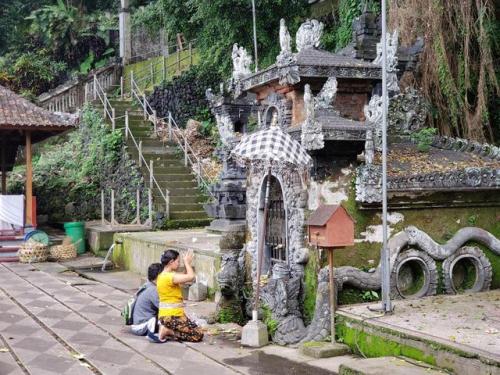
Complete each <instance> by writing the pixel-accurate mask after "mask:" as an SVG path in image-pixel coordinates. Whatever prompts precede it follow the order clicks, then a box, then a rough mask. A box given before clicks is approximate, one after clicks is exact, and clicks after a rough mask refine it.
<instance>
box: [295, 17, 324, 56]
mask: <svg viewBox="0 0 500 375" xmlns="http://www.w3.org/2000/svg"><path fill="white" fill-rule="evenodd" d="M323 27H324V25H323V23H321V22H319V21H317V20H306V22H304V23H303V24H302V25H300V27H299V30H298V31H297V34H296V36H295V43H296V45H297V51H298V52H300V51H302V50H303V49H307V48H315V47H319V42H320V39H321V35H322V34H323Z"/></svg>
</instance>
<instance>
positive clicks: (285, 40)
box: [280, 18, 292, 54]
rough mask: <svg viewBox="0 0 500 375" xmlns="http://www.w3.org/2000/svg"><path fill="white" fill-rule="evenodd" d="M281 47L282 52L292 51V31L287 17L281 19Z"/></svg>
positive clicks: (288, 52)
mask: <svg viewBox="0 0 500 375" xmlns="http://www.w3.org/2000/svg"><path fill="white" fill-rule="evenodd" d="M280 47H281V53H287V54H290V53H292V46H291V38H290V33H289V32H288V29H287V27H286V24H285V19H284V18H282V19H281V20H280Z"/></svg>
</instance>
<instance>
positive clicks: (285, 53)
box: [276, 18, 296, 67]
mask: <svg viewBox="0 0 500 375" xmlns="http://www.w3.org/2000/svg"><path fill="white" fill-rule="evenodd" d="M280 48H281V51H280V53H279V55H278V56H276V65H278V66H279V67H285V66H287V65H290V64H292V63H294V62H295V61H296V59H295V56H294V55H293V53H292V47H291V38H290V33H289V32H288V29H287V27H286V24H285V19H284V18H282V19H281V20H280Z"/></svg>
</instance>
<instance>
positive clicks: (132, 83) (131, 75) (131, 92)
mask: <svg viewBox="0 0 500 375" xmlns="http://www.w3.org/2000/svg"><path fill="white" fill-rule="evenodd" d="M133 92H134V71H133V70H131V71H130V98H131V99H134V94H133Z"/></svg>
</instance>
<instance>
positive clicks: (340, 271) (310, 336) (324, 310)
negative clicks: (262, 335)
mask: <svg viewBox="0 0 500 375" xmlns="http://www.w3.org/2000/svg"><path fill="white" fill-rule="evenodd" d="M469 241H475V242H479V243H481V244H483V245H485V246H487V247H488V248H489V249H490V250H491V251H492V252H493V253H495V254H496V255H499V256H500V240H498V239H497V238H496V237H495V236H494V235H492V234H491V233H490V232H488V231H486V230H484V229H481V228H476V227H467V228H462V229H460V230H458V231H457V233H455V235H454V236H453V238H451V239H450V240H449V241H448V242H447V243H446V244H444V245H440V244H438V243H437V242H435V241H434V240H433V239H432V238H431V237H430V236H429V235H428V234H427V233H425V232H423V231H421V230H420V229H418V228H416V227H414V226H409V227H407V228H406V229H405V230H404V231H402V232H399V233H397V234H395V235H394V236H393V237H391V238H390V239H389V242H388V249H389V252H390V268H391V269H392V267H393V265H394V263H395V261H396V259H397V258H398V255H399V253H400V252H401V250H402V249H404V248H405V247H406V246H408V245H410V246H414V247H418V248H420V249H421V250H423V251H425V252H426V253H427V254H429V255H430V256H431V257H432V258H434V259H438V260H443V259H446V258H447V257H449V256H451V255H452V254H454V253H455V252H457V251H458V250H459V249H460V248H461V246H462V245H464V244H465V243H467V242H469ZM335 284H336V287H337V291H340V290H342V288H343V286H344V285H350V286H353V287H355V288H358V289H362V290H377V289H380V288H381V267H380V263H379V265H378V266H377V268H376V269H374V270H373V272H365V271H362V270H360V269H359V268H355V267H350V266H345V267H339V268H336V269H335ZM329 309H330V307H329V303H328V268H327V267H325V268H323V269H322V270H321V271H320V274H319V276H318V290H317V294H316V310H315V312H314V317H313V320H312V322H311V324H310V325H309V326H308V327H307V333H306V335H305V336H304V337H303V338H302V340H301V341H302V342H306V341H313V340H314V341H317V340H322V339H324V338H325V337H326V336H327V335H328V334H329V333H330V332H329V327H330V313H329V311H330V310H329Z"/></svg>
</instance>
